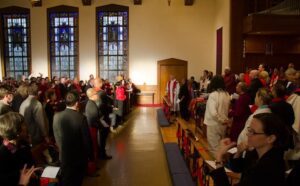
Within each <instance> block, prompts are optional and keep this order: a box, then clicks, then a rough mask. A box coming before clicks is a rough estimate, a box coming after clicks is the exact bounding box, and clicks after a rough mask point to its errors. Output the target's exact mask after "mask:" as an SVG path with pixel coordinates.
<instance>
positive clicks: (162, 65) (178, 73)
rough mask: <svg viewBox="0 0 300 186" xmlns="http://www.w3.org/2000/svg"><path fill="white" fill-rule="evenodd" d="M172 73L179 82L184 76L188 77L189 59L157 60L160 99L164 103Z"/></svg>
mask: <svg viewBox="0 0 300 186" xmlns="http://www.w3.org/2000/svg"><path fill="white" fill-rule="evenodd" d="M170 75H174V76H175V78H176V79H177V81H178V82H179V83H181V80H182V79H183V78H187V61H184V60H180V59H174V58H171V59H165V60H160V61H158V62H157V81H158V83H157V85H158V101H159V103H162V97H163V96H164V95H165V94H166V87H167V82H168V81H169V80H170Z"/></svg>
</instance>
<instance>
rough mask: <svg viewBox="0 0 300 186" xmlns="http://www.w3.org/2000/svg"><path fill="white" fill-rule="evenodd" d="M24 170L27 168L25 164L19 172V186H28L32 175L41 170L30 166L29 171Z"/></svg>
mask: <svg viewBox="0 0 300 186" xmlns="http://www.w3.org/2000/svg"><path fill="white" fill-rule="evenodd" d="M26 168H27V165H26V164H25V165H24V167H23V169H22V170H21V174H20V180H19V185H24V186H26V185H28V183H29V181H30V177H31V176H32V174H33V173H34V172H35V171H36V170H39V169H41V168H34V166H32V167H31V168H30V169H26Z"/></svg>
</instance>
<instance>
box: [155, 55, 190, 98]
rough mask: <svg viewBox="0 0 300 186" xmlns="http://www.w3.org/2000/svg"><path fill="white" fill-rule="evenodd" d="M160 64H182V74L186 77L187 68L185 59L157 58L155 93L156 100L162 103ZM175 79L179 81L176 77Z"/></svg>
mask: <svg viewBox="0 0 300 186" xmlns="http://www.w3.org/2000/svg"><path fill="white" fill-rule="evenodd" d="M162 66H182V67H183V69H184V74H185V77H187V68H188V63H187V61H185V60H181V59H176V58H169V59H163V60H159V61H157V87H158V89H157V95H158V101H159V103H162V96H163V95H160V88H161V85H160V83H161V82H160V71H161V67H162ZM177 81H180V80H178V79H177Z"/></svg>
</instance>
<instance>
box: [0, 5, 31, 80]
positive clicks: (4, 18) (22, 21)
mask: <svg viewBox="0 0 300 186" xmlns="http://www.w3.org/2000/svg"><path fill="white" fill-rule="evenodd" d="M0 13H1V21H0V22H1V26H2V29H1V30H2V31H0V32H2V33H1V40H2V42H3V43H2V47H3V48H2V54H3V58H2V59H3V64H2V67H4V68H3V69H5V70H3V72H4V75H5V76H6V77H12V78H15V79H17V80H20V79H21V77H22V75H26V76H28V75H29V74H30V71H31V45H30V11H29V9H27V8H21V7H7V8H3V9H1V10H0Z"/></svg>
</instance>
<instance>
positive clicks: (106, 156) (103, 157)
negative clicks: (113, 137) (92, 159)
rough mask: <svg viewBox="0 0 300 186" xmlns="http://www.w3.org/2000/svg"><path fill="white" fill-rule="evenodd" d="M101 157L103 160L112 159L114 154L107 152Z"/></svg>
mask: <svg viewBox="0 0 300 186" xmlns="http://www.w3.org/2000/svg"><path fill="white" fill-rule="evenodd" d="M100 159H101V160H110V159H112V156H109V155H107V154H105V155H104V156H100Z"/></svg>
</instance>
